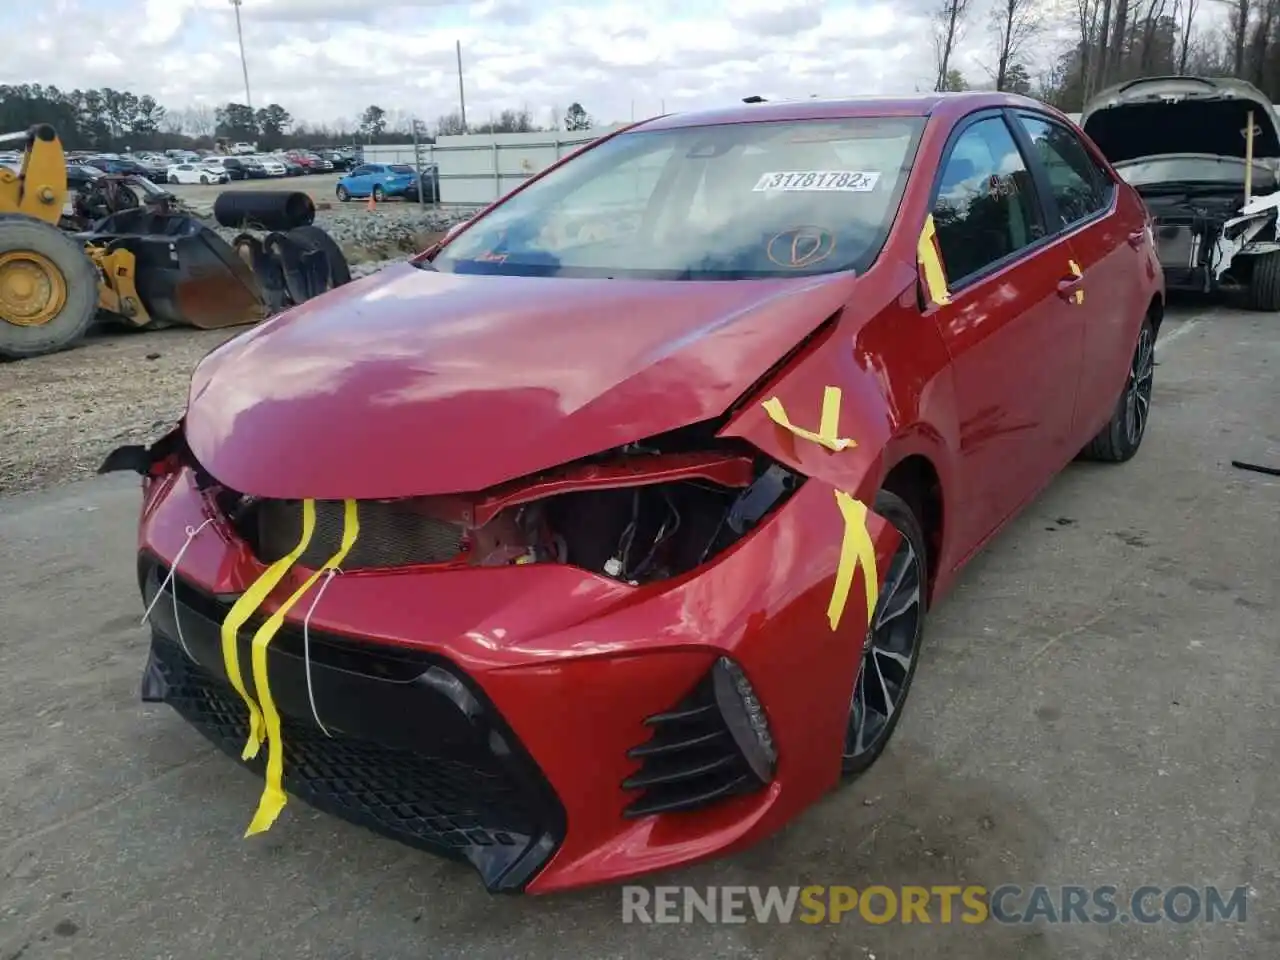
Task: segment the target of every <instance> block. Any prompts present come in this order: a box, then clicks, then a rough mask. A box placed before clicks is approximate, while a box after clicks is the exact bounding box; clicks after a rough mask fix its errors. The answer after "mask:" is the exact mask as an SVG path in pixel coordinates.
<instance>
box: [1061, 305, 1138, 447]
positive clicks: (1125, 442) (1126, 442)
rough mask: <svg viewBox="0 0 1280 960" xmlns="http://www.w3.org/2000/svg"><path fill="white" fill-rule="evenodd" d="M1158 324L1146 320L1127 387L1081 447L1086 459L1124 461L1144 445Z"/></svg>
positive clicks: (1131, 363) (1130, 364)
mask: <svg viewBox="0 0 1280 960" xmlns="http://www.w3.org/2000/svg"><path fill="white" fill-rule="evenodd" d="M1155 355H1156V328H1155V325H1154V324H1153V323H1152V322H1151V318H1150V317H1146V318H1145V319H1144V320H1143V321H1142V329H1141V330H1140V331H1139V332H1138V344H1137V346H1136V347H1134V350H1133V359H1132V360H1131V361H1130V362H1129V375H1128V377H1127V378H1126V379H1125V384H1124V390H1122V391H1121V392H1120V399H1119V400H1118V401H1117V402H1116V408H1115V410H1114V411H1113V412H1112V414H1111V420H1110V422H1108V423H1107V425H1106V426H1105V427H1103V428H1102V430H1101V431H1100V432H1099V433H1098V435H1097V436H1096V437H1094V438H1093V439H1092V440H1090V441H1089V445H1088V446H1087V447H1085V448H1084V449H1083V450H1082V451H1080V457H1081V459H1084V460H1096V461H1099V462H1102V463H1124V462H1125V461H1126V460H1130V459H1132V458H1133V455H1134V454H1135V453H1137V452H1138V448H1139V447H1140V446H1142V438H1143V437H1144V436H1146V433H1147V421H1148V419H1149V418H1150V414H1151V388H1152V386H1153V384H1154V381H1155Z"/></svg>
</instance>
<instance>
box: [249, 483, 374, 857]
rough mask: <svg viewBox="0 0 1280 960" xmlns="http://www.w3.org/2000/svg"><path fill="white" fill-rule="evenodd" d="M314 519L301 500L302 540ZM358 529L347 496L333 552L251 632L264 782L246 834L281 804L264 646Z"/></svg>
mask: <svg viewBox="0 0 1280 960" xmlns="http://www.w3.org/2000/svg"><path fill="white" fill-rule="evenodd" d="M315 521H316V506H315V501H314V500H305V501H303V514H302V527H303V533H302V538H303V543H304V544H305V543H306V542H307V541H309V540H310V539H311V532H312V530H313V529H314V528H315ZM359 532H360V518H359V513H358V511H357V510H356V502H355V501H354V500H347V501H345V502H344V504H343V524H342V543H341V544H340V545H339V547H338V551H337V553H335V554H334V555H333V556H332V557H330V558H329V559H328V560H327V561H325V564H324V566H323V567H321V568H320V569H319V570H317V571H315V572H314V573H313V574H311V576H310V577H308V578H307V580H306V582H305V583H304V584H303V585H302V586H300V587H299V588H298V589H297V590H295V591H294V592H293V595H292V596H290V597H289V599H288V600H286V601H285V602H284V603H282V604H281V605H280V608H279V609H278V610H276V612H275V613H273V614H272V615H271V616H270V618H268V620H267V622H266V623H264V624H263V625H262V626H261V627H259V628H258V632H257V633H256V634H254V637H253V682H254V685H255V686H256V687H257V689H258V698H259V699H260V700H261V701H262V716H263V719H264V720H265V721H266V739H267V782H266V785H265V786H264V787H263V789H262V797H261V799H260V800H259V801H258V809H257V812H256V813H254V815H253V820H252V821H250V823H249V828H248V829H247V830H245V832H244V835H245V836H246V837H251V836H253V835H254V834H255V833H262V832H263V831H264V830H268V829H270V827H271V825H272V824H273V823H275V822H276V817H278V816H280V811H281V810H283V809H284V805H285V793H284V785H283V780H284V743H283V741H282V739H281V736H280V714H279V712H278V711H277V710H276V705H275V701H274V700H272V698H271V685H270V682H269V681H268V678H267V647H268V646H270V644H271V640H272V639H273V638H274V637H275V635H276V632H277V631H279V629H280V627H281V625H282V624H283V623H284V617H285V614H286V613H288V612H289V610H290V609H292V607H293V606H294V605H295V604H296V603H297V602H298V601H299V600H301V599H302V598H303V596H304V595H305V594H306V592H307V591H308V590H310V589H311V588H312V587H313V586H315V583H316V581H317V580H319V579H320V578H321V577H322V576H324V575H325V574H327V573H328V572H329V571H330V570H333V569H335V568H337V567H340V566H342V561H343V560H345V559H346V556H347V554H348V553H350V552H351V547H352V545H353V544H354V543H355V542H356V536H357V535H358V534H359ZM260 743H261V738H258V739H256V740H255V739H254V738H253V736H252V733H251V734H250V738H249V742H248V743H247V744H245V748H244V757H245V759H248V758H250V757H253V756H256V755H257V753H258V745H259V744H260Z"/></svg>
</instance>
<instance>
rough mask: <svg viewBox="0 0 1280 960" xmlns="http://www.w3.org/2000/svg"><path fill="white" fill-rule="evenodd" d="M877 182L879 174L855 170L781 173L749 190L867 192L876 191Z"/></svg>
mask: <svg viewBox="0 0 1280 960" xmlns="http://www.w3.org/2000/svg"><path fill="white" fill-rule="evenodd" d="M879 179H880V174H879V173H868V172H865V171H858V170H782V171H778V172H776V173H766V174H764V175H763V176H761V177H760V179H759V180H758V181H756V185H755V187H753V188H752V189H753V191H754V192H756V193H760V192H765V191H773V190H778V191H782V192H796V191H817V192H819V193H829V192H833V191H841V192H847V193H868V192H870V191H872V190H874V189H875V188H876V182H877V181H879Z"/></svg>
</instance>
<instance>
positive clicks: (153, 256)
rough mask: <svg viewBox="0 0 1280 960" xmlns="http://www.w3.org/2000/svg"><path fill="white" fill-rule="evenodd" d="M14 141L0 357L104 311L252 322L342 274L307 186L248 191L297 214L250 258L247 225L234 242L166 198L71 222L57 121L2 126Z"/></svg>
mask: <svg viewBox="0 0 1280 960" xmlns="http://www.w3.org/2000/svg"><path fill="white" fill-rule="evenodd" d="M13 141H22V142H23V143H24V149H23V154H22V162H21V167H20V169H19V170H18V171H17V172H15V171H13V170H10V169H8V168H7V167H3V166H0V360H3V359H10V360H16V359H22V358H25V357H34V356H39V355H41V354H45V353H52V352H54V351H57V350H62V349H65V348H67V347H69V346H72V345H73V344H75V343H76V342H77V341H78V340H79V339H80V338H81V337H83V336H84V334H85V333H86V331H87V330H88V329H89V328H90V327H91V326H92V325H93V324H94V322H95V320H96V319H97V318H99V317H102V318H105V319H108V320H112V321H115V322H117V323H121V324H123V325H125V326H131V327H139V328H160V327H168V326H175V325H183V326H193V327H198V328H201V329H216V328H221V327H230V326H237V325H241V324H250V323H257V322H258V321H260V320H262V319H264V318H265V317H267V316H269V315H270V314H272V313H274V312H276V311H278V310H281V309H284V308H286V307H288V306H291V305H292V304H294V303H297V302H301V300H304V299H309V298H310V297H312V296H315V295H316V294H317V293H320V292H323V290H324V289H328V288H329V287H331V286H337V285H338V284H339V283H342V282H345V280H346V279H349V276H350V275H349V273H348V272H347V266H346V262H345V260H343V259H342V256H341V253H340V252H339V253H336V260H335V258H334V257H335V251H336V246H335V245H334V244H333V243H332V240H331V239H329V238H328V237H327V235H326V237H325V239H329V243H328V244H322V243H318V242H317V241H316V237H315V235H316V234H317V233H319V232H320V231H319V230H318V229H317V228H315V227H312V226H310V223H311V219H312V218H314V215H315V208H314V204H312V203H311V201H310V199H309V198H307V197H306V195H305V194H303V195H299V194H297V193H286V194H279V195H274V196H275V198H276V199H275V200H274V201H273V198H272V196H271V195H260V196H259V197H257V198H255V204H254V205H253V209H255V210H257V211H259V212H261V210H262V208H263V205H264V204H267V205H268V207H270V206H271V204H272V203H273V202H274V208H271V209H268V213H272V212H276V214H277V215H276V217H275V219H276V220H280V219H281V218H282V217H284V216H285V214H284V213H283V211H284V210H285V209H286V208H288V210H289V211H291V213H290V214H289V216H291V217H292V218H293V219H292V220H291V221H290V223H289V224H288V225H287V227H288V230H287V232H284V233H272V234H271V235H270V236H268V237H267V241H268V243H267V247H266V248H267V249H270V250H272V251H284V254H279V253H277V254H275V255H274V256H272V255H266V254H263V255H260V256H258V257H257V258H256V259H252V258H247V257H245V256H242V255H241V254H240V253H238V252H237V251H238V249H241V248H244V247H246V246H250V247H252V246H255V245H256V247H257V248H258V249H263V245H262V243H261V242H260V241H258V240H257V239H256V238H254V237H253V236H252V234H248V233H245V234H242V235H241V236H240V237H237V239H236V246H235V247H233V246H232V245H231V244H228V243H227V242H226V241H225V240H223V239H222V237H220V236H219V235H218V234H217V233H216V232H215V231H213V230H211V229H210V228H209V227H206V226H205V225H204V224H203V223H201V222H200V220H198V219H197V218H195V217H191V216H187V215H185V214H182V213H175V212H173V211H172V210H171V209H169V208H168V206H167V205H161V206H159V207H157V206H154V205H152V206H150V207H147V208H143V207H138V208H134V209H128V210H123V211H120V212H117V213H114V214H111V215H110V216H107V217H105V218H104V219H102V220H99V221H98V222H97V223H95V224H93V226H92V227H91V228H90V229H89V230H88V231H85V232H81V233H69V232H66V231H64V230H62V229H60V228H59V222H60V221H62V219H63V214H64V210H65V208H66V206H67V200H68V190H67V167H66V156H65V154H64V152H63V148H62V143H61V141H60V140H59V139H58V135H57V132H56V131H55V130H54V129H53V127H51V126H49V125H47V124H39V125H37V126H35V127H33V128H32V129H30V130H28V131H26V132H23V133H16V134H4V135H0V143H6V142H13ZM157 193H159V194H160V195H161V196H163V197H168V195H167V194H163V193H161V192H159V191H157ZM299 196H301V197H302V198H303V199H304V200H305V203H304V204H303V209H302V211H301V213H299V212H298V211H297V208H298V204H299V200H298V198H299ZM219 199H220V200H221V198H219ZM228 206H230V207H232V208H234V207H236V204H234V203H232V204H229V205H228ZM238 225H239V226H246V227H253V226H256V225H257V224H254V223H252V222H248V221H247V220H246V221H245V222H242V223H239V224H238ZM286 254H287V256H286ZM339 261H340V262H339ZM299 264H301V265H302V268H305V270H304V272H303V273H300V272H299V270H300V269H301V268H300V267H299ZM299 277H302V280H299V279H298V278H299Z"/></svg>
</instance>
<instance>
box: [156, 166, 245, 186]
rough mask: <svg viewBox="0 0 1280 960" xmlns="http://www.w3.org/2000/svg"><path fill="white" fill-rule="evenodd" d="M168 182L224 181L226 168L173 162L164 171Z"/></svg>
mask: <svg viewBox="0 0 1280 960" xmlns="http://www.w3.org/2000/svg"><path fill="white" fill-rule="evenodd" d="M165 174H166V176H165V179H167V180H168V182H169V183H226V182H227V181H228V180H229V179H230V178H229V177H228V176H227V172H226V170H223V169H219V168H218V167H210V166H203V165H200V164H195V163H175V164H173V165H172V166H170V167H169V168H168V170H167V171H166V172H165Z"/></svg>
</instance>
